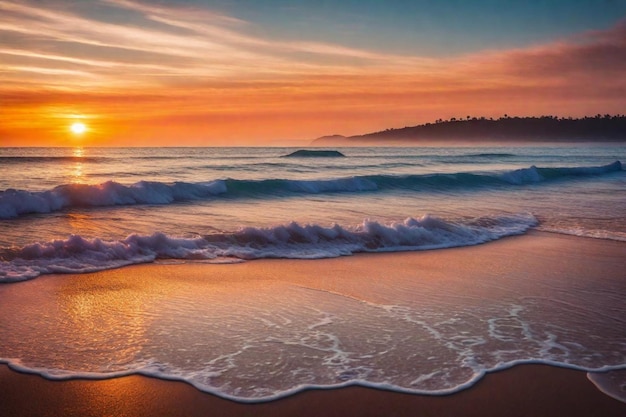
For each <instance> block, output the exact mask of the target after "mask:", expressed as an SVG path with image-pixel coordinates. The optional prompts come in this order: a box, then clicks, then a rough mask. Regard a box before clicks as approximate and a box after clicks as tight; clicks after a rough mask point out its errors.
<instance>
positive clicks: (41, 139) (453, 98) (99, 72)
mask: <svg viewBox="0 0 626 417" xmlns="http://www.w3.org/2000/svg"><path fill="white" fill-rule="evenodd" d="M624 74H626V1H623V0H584V1H570V0H562V1H561V0H552V1H550V0H545V1H535V2H533V1H506V0H503V1H497V0H482V1H479V0H477V1H472V2H468V1H463V0H458V1H434V0H430V1H428V0H413V1H394V0H387V1H383V0H380V1H374V0H362V1H357V0H347V1H325V0H310V1H309V0H303V1H282V0H275V1H253V0H235V1H231V0H206V1H201V0H196V1H193V0H179V1H175V0H165V1H135V0H99V1H98V0H93V1H89V0H84V1H80V0H75V1H60V0H46V1H41V0H38V1H36V0H20V1H4V0H0V145H2V146H75V145H77V144H81V145H85V146H161V145H165V146H168V145H172V146H175V145H190V146H192V145H196V146H213V145H272V144H296V143H297V142H296V141H298V140H307V141H308V140H310V139H313V138H315V137H318V136H322V135H327V134H343V135H354V134H360V133H367V132H372V131H377V130H384V129H386V128H392V127H404V126H412V125H416V124H419V123H424V122H429V121H433V120H435V119H438V118H444V119H446V118H450V117H465V116H467V115H472V116H486V117H500V116H502V115H503V114H505V113H507V114H509V115H519V116H526V115H528V116H530V115H542V114H552V115H558V116H574V117H580V116H585V115H595V114H596V113H602V114H604V113H611V114H616V113H624V112H625V110H626V76H625V75H624ZM73 123H82V124H83V125H84V127H85V131H84V132H80V130H81V129H77V128H76V126H75V128H74V131H72V129H71V128H70V127H71V126H72V124H73ZM292 141H294V142H292Z"/></svg>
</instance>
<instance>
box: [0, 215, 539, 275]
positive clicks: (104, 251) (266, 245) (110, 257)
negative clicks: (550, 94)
mask: <svg viewBox="0 0 626 417" xmlns="http://www.w3.org/2000/svg"><path fill="white" fill-rule="evenodd" d="M536 224H537V220H536V219H535V218H534V217H533V216H532V215H530V214H518V215H508V216H495V217H491V218H489V219H487V218H481V219H475V220H473V221H472V222H469V223H460V222H450V221H445V220H443V219H439V218H437V217H434V216H430V215H425V216H423V217H421V218H419V219H415V218H408V219H406V220H405V221H403V222H394V223H390V224H384V223H380V222H375V221H371V220H366V221H364V222H363V223H362V224H361V225H358V226H355V227H342V226H339V225H336V224H335V225H333V226H330V227H324V226H320V225H316V224H309V225H304V226H301V225H299V224H298V223H295V222H292V223H289V224H287V225H281V226H276V227H270V228H253V227H248V228H244V229H242V230H240V231H238V232H236V233H230V234H228V233H226V234H215V235H210V236H206V237H204V238H202V237H197V238H179V237H173V236H167V235H165V234H163V233H154V234H153V235H150V236H140V235H136V234H133V235H130V236H128V237H127V238H126V239H124V240H121V241H104V240H101V239H98V238H95V239H87V238H83V237H81V236H78V235H73V236H70V237H69V238H68V239H67V240H54V241H51V242H46V243H34V244H31V245H27V246H25V247H23V248H21V249H19V250H15V251H12V254H11V258H10V260H7V261H2V262H1V263H0V282H14V281H22V280H26V279H31V278H34V277H36V276H38V275H39V274H49V273H83V272H94V271H99V270H103V269H110V268H118V267H121V266H125V265H130V264H137V263H145V262H152V261H154V260H156V259H187V260H215V259H219V258H222V259H223V258H237V259H259V258H292V259H317V258H330V257H337V256H343V255H350V254H354V253H358V252H393V251H404V250H425V249H440V248H450V247H456V246H467V245H476V244H480V243H484V242H488V241H491V240H495V239H499V238H502V237H504V236H509V235H514V234H520V233H524V232H525V231H526V230H528V229H529V228H530V227H532V226H534V225H536Z"/></svg>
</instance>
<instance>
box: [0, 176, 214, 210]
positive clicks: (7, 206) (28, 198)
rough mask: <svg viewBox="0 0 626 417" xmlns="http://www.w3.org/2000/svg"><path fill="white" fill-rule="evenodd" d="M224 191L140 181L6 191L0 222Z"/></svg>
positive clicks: (193, 197) (210, 186) (208, 184)
mask: <svg viewBox="0 0 626 417" xmlns="http://www.w3.org/2000/svg"><path fill="white" fill-rule="evenodd" d="M225 192H226V184H225V183H224V181H212V182H205V183H197V184H191V183H184V182H176V183H172V184H165V183H160V182H150V181H139V182H137V183H135V184H132V185H128V186H126V185H122V184H119V183H117V182H114V181H107V182H105V183H102V184H98V185H91V184H66V185H60V186H58V187H56V188H54V189H52V190H48V191H41V192H31V191H23V190H14V189H8V190H5V191H3V192H0V219H9V218H13V217H17V216H20V215H22V214H27V213H50V212H53V211H58V210H61V209H64V208H68V207H102V206H116V205H134V204H169V203H172V202H174V201H186V200H196V199H200V198H207V197H210V196H215V195H218V194H222V193H225Z"/></svg>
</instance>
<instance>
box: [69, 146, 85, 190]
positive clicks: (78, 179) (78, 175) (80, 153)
mask: <svg viewBox="0 0 626 417" xmlns="http://www.w3.org/2000/svg"><path fill="white" fill-rule="evenodd" d="M72 156H73V157H74V159H76V160H75V162H74V165H73V167H72V173H71V176H72V182H73V183H75V184H83V183H84V182H85V181H84V178H83V177H84V172H83V163H82V161H81V159H82V158H83V157H84V156H85V150H84V149H83V148H81V147H76V148H74V149H73V150H72Z"/></svg>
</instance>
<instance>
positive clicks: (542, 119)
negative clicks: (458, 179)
mask: <svg viewBox="0 0 626 417" xmlns="http://www.w3.org/2000/svg"><path fill="white" fill-rule="evenodd" d="M344 139H345V140H347V141H348V143H349V142H350V141H352V142H364V143H368V142H401V143H407V144H410V143H415V142H419V141H420V140H424V141H432V140H436V141H437V140H462V141H470V142H471V141H474V142H477V141H492V142H493V141H496V142H507V141H531V142H580V141H593V142H602V141H604V142H607V141H608V142H626V116H624V115H622V114H618V115H614V116H611V115H610V114H605V115H604V116H603V115H601V114H599V113H598V114H596V115H595V116H593V117H589V116H586V117H582V118H573V117H560V118H559V117H557V116H553V115H542V116H538V117H517V116H509V115H508V114H506V113H505V114H504V116H503V117H500V118H499V119H494V118H491V117H490V118H485V117H471V116H469V115H468V116H467V117H466V118H465V119H463V118H456V117H451V118H450V119H449V120H443V119H437V120H435V122H434V123H426V124H422V125H417V126H410V127H404V128H400V129H387V130H385V131H381V132H374V133H368V134H364V135H358V136H351V137H348V138H344Z"/></svg>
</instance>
